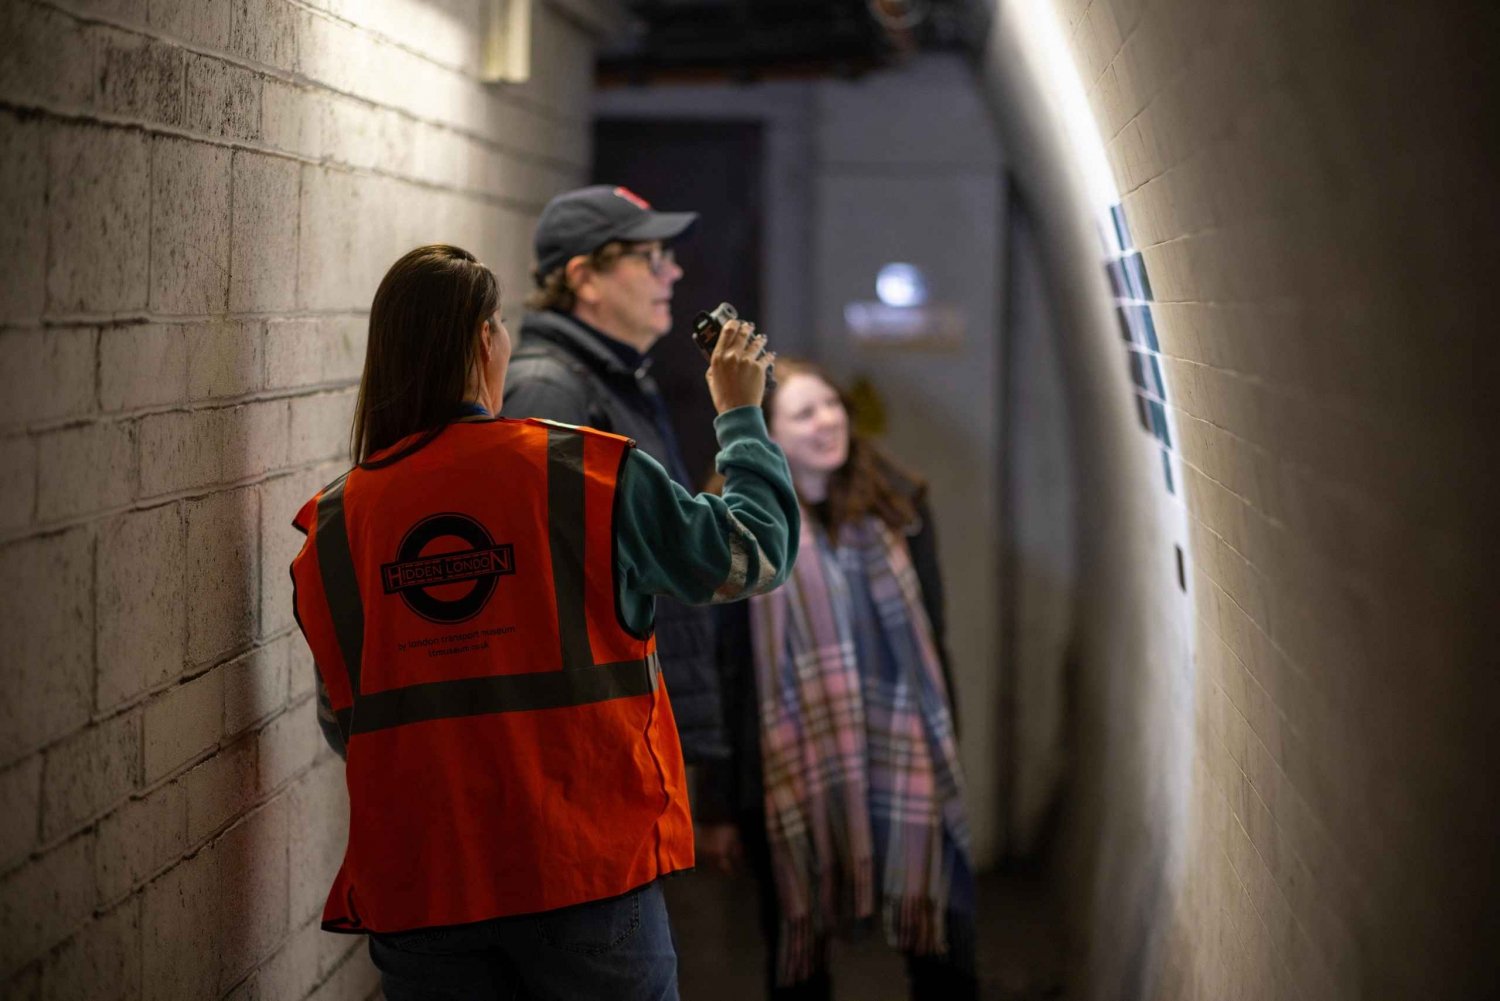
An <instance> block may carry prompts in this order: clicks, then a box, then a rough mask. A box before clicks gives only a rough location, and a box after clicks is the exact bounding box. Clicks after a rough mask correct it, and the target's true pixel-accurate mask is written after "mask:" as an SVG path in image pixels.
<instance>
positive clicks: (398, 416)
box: [349, 243, 500, 463]
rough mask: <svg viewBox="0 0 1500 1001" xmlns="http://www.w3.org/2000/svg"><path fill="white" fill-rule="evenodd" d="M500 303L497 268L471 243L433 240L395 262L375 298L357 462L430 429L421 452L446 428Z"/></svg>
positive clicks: (356, 434)
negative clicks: (467, 245) (487, 263)
mask: <svg viewBox="0 0 1500 1001" xmlns="http://www.w3.org/2000/svg"><path fill="white" fill-rule="evenodd" d="M499 307H500V284H499V282H497V281H496V280H495V275H494V273H493V272H491V271H490V269H489V268H487V267H485V266H484V265H483V264H480V263H479V261H478V260H477V259H475V257H474V255H473V254H471V253H469V252H468V251H467V250H462V249H460V248H458V247H452V246H449V245H447V244H444V243H434V244H429V245H428V246H425V247H418V248H417V249H415V250H413V251H410V252H408V253H407V254H405V255H404V256H403V257H402V258H401V259H400V260H399V261H397V262H396V263H395V264H392V265H391V269H390V270H389V271H387V272H386V273H385V277H384V278H383V279H381V281H380V287H379V288H378V289H376V290H375V301H374V302H373V303H371V305H370V337H369V343H368V345H367V346H366V348H365V370H364V375H363V376H361V378H360V380H359V399H358V401H357V402H356V403H355V405H354V427H353V429H352V431H351V433H350V443H349V444H350V451H351V452H352V453H353V455H354V461H355V462H358V463H364V462H365V461H366V460H367V459H369V457H370V456H371V455H373V454H374V453H376V452H379V451H380V450H381V449H384V448H389V447H390V446H392V445H394V444H395V443H396V442H398V441H400V440H401V439H402V438H405V437H407V436H409V435H413V434H416V433H417V432H419V431H426V432H428V434H427V436H426V437H424V438H423V439H422V440H420V441H419V442H417V443H416V444H415V445H414V446H413V448H412V449H411V450H409V451H415V449H416V448H420V447H421V446H422V445H425V444H427V442H428V441H430V440H431V439H432V438H435V437H436V436H437V435H438V434H439V433H440V432H441V431H442V429H443V428H444V427H445V426H446V425H447V424H448V422H449V421H451V420H452V419H453V418H454V416H455V415H456V414H457V413H458V411H459V409H460V407H461V406H462V404H463V400H464V391H465V389H466V388H467V387H468V380H469V373H470V372H472V371H473V370H474V366H475V365H477V364H479V350H480V349H479V344H480V335H479V330H480V326H481V325H482V324H483V323H484V321H485V320H487V319H489V318H490V317H491V316H493V315H494V313H495V310H497V309H498V308H499ZM403 454H405V452H403ZM392 461H394V459H392Z"/></svg>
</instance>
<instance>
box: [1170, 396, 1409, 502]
mask: <svg viewBox="0 0 1500 1001" xmlns="http://www.w3.org/2000/svg"><path fill="white" fill-rule="evenodd" d="M1286 395H1287V396H1289V397H1290V398H1291V399H1306V398H1300V397H1297V396H1295V395H1293V394H1286ZM1313 402H1316V400H1315V399H1314V400H1313ZM1167 406H1168V407H1170V408H1171V409H1172V410H1173V411H1174V412H1176V413H1177V414H1178V415H1180V418H1187V419H1189V420H1192V421H1194V422H1196V423H1199V424H1204V425H1207V426H1208V427H1211V428H1213V429H1215V430H1216V431H1218V432H1220V433H1222V434H1224V435H1227V436H1228V437H1230V438H1232V439H1234V441H1235V442H1237V443H1238V444H1240V445H1243V446H1246V447H1248V448H1250V449H1251V450H1252V451H1254V452H1256V453H1258V454H1259V455H1260V456H1262V457H1270V458H1276V460H1277V462H1278V463H1279V464H1280V466H1281V468H1283V469H1287V470H1290V471H1292V472H1294V473H1298V474H1300V475H1309V474H1310V476H1311V478H1312V479H1314V480H1316V481H1318V482H1321V483H1324V484H1333V485H1334V486H1337V487H1339V488H1340V489H1343V490H1348V491H1351V492H1352V493H1354V494H1356V495H1358V496H1360V497H1361V498H1364V499H1366V500H1369V498H1368V494H1369V493H1370V491H1369V488H1368V487H1366V486H1364V485H1361V484H1359V483H1355V482H1351V481H1349V480H1346V479H1343V478H1341V477H1339V476H1334V475H1330V474H1328V473H1327V472H1325V471H1324V468H1323V467H1322V466H1314V465H1309V464H1308V463H1306V462H1303V461H1300V460H1297V459H1288V458H1285V457H1280V456H1273V455H1272V453H1271V452H1270V450H1268V449H1266V448H1264V447H1263V446H1261V445H1259V444H1257V443H1256V442H1254V441H1252V440H1251V439H1249V438H1246V437H1244V436H1242V435H1240V434H1238V433H1237V432H1235V431H1234V430H1233V429H1231V428H1227V427H1224V426H1223V425H1221V424H1216V423H1214V422H1213V421H1211V420H1208V419H1207V418H1205V417H1202V416H1199V415H1197V414H1194V413H1191V412H1190V411H1187V410H1184V409H1182V408H1181V407H1180V406H1175V405H1173V404H1170V403H1169V404H1167ZM1335 413H1336V414H1337V413H1338V412H1337V411H1335ZM1338 416H1345V415H1343V414H1338ZM1364 430H1365V431H1366V432H1368V434H1369V435H1370V436H1372V437H1373V436H1375V435H1378V434H1379V433H1381V432H1386V431H1389V430H1390V428H1389V427H1388V425H1386V424H1384V423H1382V424H1373V425H1368V426H1367V427H1365V428H1364ZM1174 452H1176V454H1178V455H1179V456H1181V457H1182V461H1183V462H1185V463H1187V464H1188V465H1190V466H1192V467H1193V469H1194V470H1196V471H1197V472H1199V473H1202V474H1203V476H1205V477H1206V478H1207V479H1209V480H1212V481H1213V482H1214V483H1217V484H1218V485H1219V486H1221V487H1223V488H1224V489H1225V490H1228V491H1229V492H1230V493H1232V494H1234V496H1236V497H1238V498H1239V499H1241V500H1243V501H1244V502H1245V503H1246V504H1247V505H1249V506H1250V507H1252V508H1254V509H1255V510H1257V511H1262V508H1261V507H1260V506H1259V505H1257V504H1255V503H1254V502H1252V501H1251V500H1250V499H1248V498H1246V497H1245V496H1244V495H1242V494H1240V493H1238V492H1237V491H1235V490H1234V489H1232V488H1231V487H1229V486H1228V485H1227V484H1224V483H1222V482H1221V481H1219V480H1217V479H1215V478H1214V477H1212V476H1210V475H1209V474H1208V473H1207V472H1206V471H1205V470H1204V469H1202V468H1201V467H1200V466H1198V465H1196V464H1195V463H1192V462H1189V461H1188V459H1187V457H1186V455H1185V453H1183V452H1182V451H1181V450H1180V449H1177V450H1174ZM1376 509H1377V510H1394V509H1395V508H1394V507H1392V506H1391V505H1386V506H1385V507H1384V508H1381V507H1380V506H1379V505H1376ZM1262 514H1263V515H1264V516H1265V517H1266V518H1267V519H1268V520H1270V521H1271V522H1273V523H1274V524H1275V525H1277V526H1278V527H1283V528H1284V527H1286V526H1285V523H1284V522H1282V521H1280V520H1279V519H1277V518H1274V517H1272V516H1271V515H1270V514H1269V513H1266V512H1264V511H1262ZM1397 520H1398V521H1400V522H1401V523H1402V524H1403V525H1405V526H1406V527H1407V528H1408V529H1410V528H1411V527H1413V526H1412V523H1411V519H1409V518H1407V519H1397ZM1416 527H1418V528H1421V529H1426V528H1427V527H1428V526H1426V525H1424V524H1422V523H1420V522H1418V523H1416Z"/></svg>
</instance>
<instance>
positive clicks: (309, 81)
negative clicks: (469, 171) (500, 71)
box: [33, 0, 590, 167]
mask: <svg viewBox="0 0 1500 1001" xmlns="http://www.w3.org/2000/svg"><path fill="white" fill-rule="evenodd" d="M33 2H34V3H37V4H38V5H39V6H42V7H46V8H50V9H52V10H54V11H56V12H57V13H59V14H63V15H65V16H67V17H70V18H72V19H73V20H74V21H77V22H78V23H80V24H86V25H98V26H100V27H105V28H112V29H114V30H116V31H120V32H124V33H126V34H130V35H135V36H138V37H140V38H145V39H147V40H148V41H153V42H164V43H166V44H168V45H170V46H172V47H173V48H175V49H177V50H179V51H181V52H183V53H184V54H190V55H195V56H201V57H205V58H209V59H215V60H217V61H219V62H222V63H224V64H226V65H229V66H234V67H236V68H237V69H242V70H246V71H249V72H252V73H256V74H258V75H260V76H263V77H267V78H270V79H275V80H279V81H281V82H282V83H292V84H298V85H310V86H313V87H317V88H320V89H322V90H326V91H328V92H330V93H334V94H342V95H344V96H346V97H350V98H353V99H354V100H357V101H360V102H362V103H364V104H368V105H370V106H372V107H376V108H383V109H387V110H390V111H394V112H396V113H398V114H402V115H405V116H407V117H409V118H410V119H411V120H413V121H416V122H421V123H422V124H426V125H435V126H438V127H440V128H446V129H449V130H451V131H453V132H456V133H458V134H461V135H470V136H474V137H475V138H480V137H479V135H478V134H477V133H472V132H469V131H468V130H467V129H465V128H463V127H461V126H456V125H453V124H452V123H449V122H444V121H440V120H438V119H431V118H423V117H422V116H421V115H418V114H416V113H415V112H412V111H409V110H408V109H405V108H400V107H397V106H395V105H384V104H379V103H377V102H376V101H373V100H371V99H370V98H368V97H364V96H362V95H359V94H354V93H350V92H348V91H342V90H339V89H338V88H336V87H333V86H331V85H330V84H328V83H326V82H324V81H322V80H319V79H317V78H316V77H310V76H308V75H306V74H305V73H303V72H302V71H301V70H300V69H287V68H285V67H282V66H277V65H275V64H273V63H262V62H257V61H255V60H253V59H247V58H245V57H244V56H242V55H240V54H239V53H236V52H230V51H228V50H221V49H210V48H206V47H204V46H202V45H199V44H198V43H196V42H193V41H191V40H189V39H185V38H181V37H179V36H176V35H171V34H167V33H163V32H161V31H160V30H159V29H155V28H152V27H151V26H150V25H140V24H131V23H129V22H126V21H122V20H118V19H116V18H112V17H109V16H108V15H105V14H98V13H85V12H81V11H77V10H74V9H72V8H71V7H69V6H67V5H66V4H64V3H60V2H59V0H33ZM287 6H289V7H292V8H293V9H300V10H303V11H305V12H307V13H308V14H311V15H313V16H315V17H319V18H321V19H322V20H325V21H328V22H330V23H333V24H341V25H343V26H344V27H346V28H350V29H352V30H354V31H356V32H358V33H360V34H362V35H364V36H365V37H367V38H372V39H375V40H376V41H378V42H381V43H383V44H386V45H389V46H391V47H392V48H394V49H396V50H398V51H400V52H405V53H406V54H407V55H410V56H413V57H415V58H417V59H420V60H421V61H422V62H425V63H427V64H428V65H429V66H434V67H436V68H438V69H439V70H442V71H443V72H446V73H448V74H450V75H451V76H454V77H457V78H458V79H459V80H461V81H463V82H464V83H465V84H467V85H470V86H473V87H477V88H479V89H480V91H481V92H482V93H483V94H484V96H485V99H486V100H487V101H489V100H495V99H498V100H501V101H503V102H505V103H508V104H511V105H514V106H515V107H518V108H520V109H522V110H524V111H527V112H529V113H531V114H534V115H536V116H537V117H538V118H542V119H544V120H546V121H548V122H550V123H553V124H560V125H576V126H578V127H579V128H588V126H589V122H590V118H589V117H588V116H584V117H574V116H570V115H568V114H566V113H564V112H562V111H560V110H559V109H557V108H554V107H552V106H551V105H548V104H546V103H544V102H541V101H538V100H536V99H534V98H531V97H528V96H526V95H525V94H521V93H518V92H516V91H514V90H510V89H508V87H507V85H505V84H490V83H486V82H485V81H483V80H481V79H479V77H478V76H477V75H470V74H469V73H468V72H466V71H465V70H463V69H461V68H459V67H456V66H454V65H452V64H451V63H444V62H442V61H440V60H438V59H435V58H433V57H432V56H431V55H429V54H427V53H425V52H422V51H420V50H418V49H415V48H412V47H411V46H409V45H407V44H406V43H405V42H403V41H401V40H400V39H398V38H395V37H393V36H391V35H387V34H385V33H384V32H381V31H377V30H375V29H373V28H370V27H367V26H366V25H362V24H358V23H356V22H354V21H350V20H347V19H346V18H342V17H339V16H338V15H337V14H334V13H332V12H330V11H326V10H322V9H320V8H317V7H312V6H310V5H308V4H306V3H302V2H299V0H288V2H287ZM299 49H300V46H299ZM299 56H300V52H299ZM502 87H505V88H507V89H501V88H502ZM488 141H490V142H493V140H488ZM533 156H535V154H533ZM573 166H575V167H577V166H586V165H585V164H573Z"/></svg>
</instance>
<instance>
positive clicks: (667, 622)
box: [502, 311, 729, 763]
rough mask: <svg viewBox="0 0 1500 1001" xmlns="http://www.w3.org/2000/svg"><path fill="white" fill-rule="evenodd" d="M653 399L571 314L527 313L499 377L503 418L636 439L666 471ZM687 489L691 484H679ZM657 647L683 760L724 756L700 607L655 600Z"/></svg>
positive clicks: (709, 633) (709, 616) (650, 386)
mask: <svg viewBox="0 0 1500 1001" xmlns="http://www.w3.org/2000/svg"><path fill="white" fill-rule="evenodd" d="M653 396H656V397H659V396H660V394H659V392H658V391H657V388H656V383H655V382H654V381H653V380H652V378H651V376H650V375H649V374H648V373H647V372H646V367H645V366H642V367H641V368H640V369H637V370H636V371H634V372H632V371H630V370H629V369H628V368H627V367H626V366H625V364H624V363H623V362H621V360H620V358H619V357H618V356H617V355H615V354H614V353H613V352H611V351H610V350H609V349H608V348H607V347H605V346H604V345H603V344H601V343H600V342H599V340H598V339H597V338H596V337H594V336H593V335H592V334H590V333H589V332H588V330H586V329H585V328H584V327H583V326H581V325H580V324H579V323H578V322H577V321H576V320H574V319H573V318H572V317H570V316H567V315H565V314H562V313H556V312H550V311H548V312H537V313H528V314H526V318H525V319H524V320H523V321H522V322H521V346H520V348H519V349H518V350H517V351H516V353H515V354H514V355H512V356H511V360H510V369H509V371H508V372H507V373H506V377H505V406H504V410H503V411H502V413H503V415H504V416H506V417H544V418H546V419H548V420H554V421H562V422H563V423H565V424H578V425H581V426H584V427H592V428H598V429H599V430H600V431H610V432H613V433H614V434H620V435H624V436H626V437H627V438H633V439H635V443H636V445H637V446H638V447H639V448H640V449H642V450H643V451H644V452H645V453H646V454H647V455H649V456H651V457H652V458H654V459H656V460H657V461H658V462H660V463H661V464H662V465H663V466H665V467H666V468H667V469H668V471H672V470H673V469H674V465H675V464H674V463H673V462H672V461H671V455H670V451H671V450H670V448H669V447H668V445H667V443H666V441H665V440H663V438H662V435H661V432H660V431H659V430H658V429H657V425H656V420H655V415H654V409H653V407H652V404H651V397H653ZM675 478H676V479H677V480H678V482H681V483H682V485H683V486H684V487H686V488H687V489H688V490H690V491H693V492H695V493H696V492H697V486H696V485H695V484H692V483H687V482H683V479H684V477H683V476H681V475H675ZM656 644H657V650H658V652H659V653H660V655H661V666H662V673H663V674H664V675H665V676H666V679H667V690H668V691H669V692H670V693H671V697H672V712H673V715H675V716H676V718H677V730H678V733H679V734H680V735H681V737H682V754H683V757H684V758H685V759H687V760H688V761H689V762H694V763H698V762H706V761H714V760H719V759H723V758H726V757H728V755H729V743H728V740H727V738H726V736H725V733H724V716H723V708H722V695H721V692H720V685H719V677H718V670H717V667H716V665H715V662H714V654H715V649H716V631H715V626H714V618H713V613H712V612H711V611H710V610H709V609H707V608H698V607H694V606H691V605H684V604H682V603H681V602H677V601H673V600H672V599H670V598H658V599H657V602H656Z"/></svg>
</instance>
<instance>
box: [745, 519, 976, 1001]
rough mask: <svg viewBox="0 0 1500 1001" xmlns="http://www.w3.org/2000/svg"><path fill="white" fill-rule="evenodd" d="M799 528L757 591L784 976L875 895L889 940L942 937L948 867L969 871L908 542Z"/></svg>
mask: <svg viewBox="0 0 1500 1001" xmlns="http://www.w3.org/2000/svg"><path fill="white" fill-rule="evenodd" d="M801 531H802V536H801V543H800V550H799V552H800V553H801V557H800V558H799V559H798V561H797V565H796V567H795V568H794V569H793V572H792V576H791V578H790V579H789V580H788V581H787V582H786V584H784V585H783V586H782V587H781V588H780V590H778V591H775V592H773V593H771V594H768V595H760V596H757V597H755V598H752V599H751V603H750V619H751V629H752V634H753V636H754V653H755V678H756V690H757V693H758V697H759V702H760V735H761V754H762V758H763V761H764V764H765V807H766V831H767V836H768V839H769V841H770V845H771V861H772V869H773V871H774V873H775V878H776V889H777V895H778V897H779V899H780V904H781V920H782V927H781V941H780V947H779V949H778V955H777V981H778V983H779V984H782V985H785V984H791V983H796V982H798V981H801V980H805V979H807V978H808V977H810V976H812V975H813V973H814V972H816V971H817V970H820V969H826V968H827V959H828V957H827V948H828V940H829V934H830V932H831V931H832V930H833V929H834V928H835V927H837V926H838V924H839V923H840V922H841V921H843V920H859V919H863V918H868V917H870V916H872V915H873V914H874V911H875V907H876V905H877V903H878V904H879V906H880V910H881V917H882V925H883V927H884V929H885V934H886V938H887V940H888V941H890V943H891V944H892V945H894V946H896V947H897V948H900V949H902V950H903V951H906V952H910V953H914V954H917V955H931V954H935V953H941V952H944V951H946V948H947V930H946V927H945V915H946V912H947V909H948V905H949V894H950V892H954V890H955V887H954V880H955V879H960V880H964V881H969V880H972V875H971V873H972V866H971V864H970V855H969V831H968V820H967V817H966V815H965V813H964V806H963V799H962V778H961V776H960V773H959V766H958V750H957V746H956V744H955V741H954V737H953V722H952V714H951V713H950V711H949V708H948V695H947V692H946V689H945V687H944V684H943V672H942V667H941V665H940V663H939V660H938V656H937V650H936V647H935V645H934V643H933V639H932V627H931V625H930V624H929V622H928V619H927V614H926V612H925V611H924V610H923V607H922V601H921V595H920V591H919V587H918V584H917V577H916V572H915V571H914V570H913V568H912V564H911V556H910V553H909V552H908V550H907V547H906V543H905V541H904V540H903V539H901V538H900V537H899V536H898V535H896V533H894V532H893V531H891V529H890V528H888V527H887V526H886V525H885V524H884V523H883V522H881V521H879V520H878V519H875V518H868V519H865V520H864V521H862V522H859V523H857V524H854V525H851V526H848V527H846V528H844V529H843V530H842V531H841V532H840V540H839V546H838V548H837V549H836V550H835V549H833V548H832V547H831V546H830V545H829V542H828V539H827V536H826V535H825V534H824V532H823V531H822V529H821V528H819V527H816V524H815V519H813V518H810V517H807V516H805V515H804V517H803V519H802V530H801ZM877 879H878V881H879V883H878V891H877V884H876V881H877ZM971 889H972V888H971V887H969V886H967V885H965V886H964V887H962V888H960V892H958V893H956V894H955V895H957V896H962V897H966V898H972V892H971Z"/></svg>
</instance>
